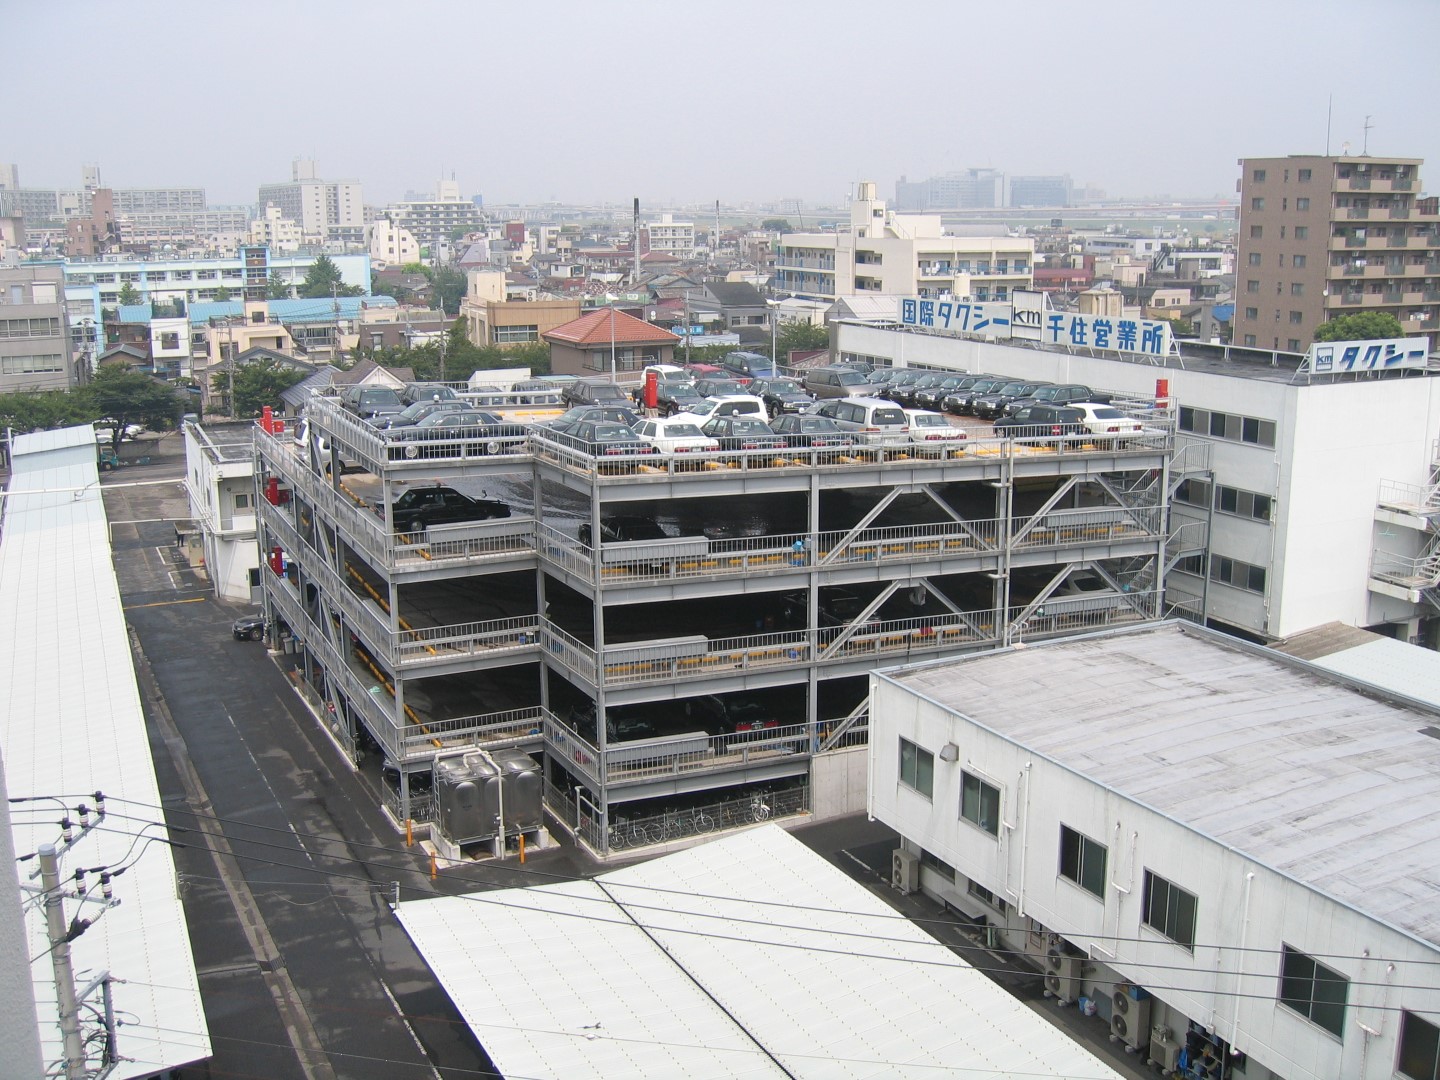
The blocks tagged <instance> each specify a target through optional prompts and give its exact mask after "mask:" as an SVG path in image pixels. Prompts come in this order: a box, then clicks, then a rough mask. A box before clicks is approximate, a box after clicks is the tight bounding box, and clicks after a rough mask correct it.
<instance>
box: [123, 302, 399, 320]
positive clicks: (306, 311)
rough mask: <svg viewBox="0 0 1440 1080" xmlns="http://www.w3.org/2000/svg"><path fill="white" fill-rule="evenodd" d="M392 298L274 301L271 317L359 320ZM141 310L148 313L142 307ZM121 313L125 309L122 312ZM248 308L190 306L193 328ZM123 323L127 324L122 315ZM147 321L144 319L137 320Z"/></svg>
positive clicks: (222, 304)
mask: <svg viewBox="0 0 1440 1080" xmlns="http://www.w3.org/2000/svg"><path fill="white" fill-rule="evenodd" d="M396 306H397V305H396V303H395V298H394V297H393V296H340V297H336V298H335V299H333V300H332V299H329V298H326V299H323V300H271V301H270V314H271V315H272V316H274V317H275V318H277V319H279V320H280V322H281V323H282V324H287V325H288V324H289V323H305V322H329V321H331V320H332V319H334V318H336V317H337V313H338V317H339V318H342V319H356V318H359V317H360V312H361V311H363V310H366V309H371V310H373V309H375V308H393V307H396ZM139 309H140V310H142V311H148V310H149V309H148V308H146V307H145V306H144V305H143V304H142V305H140V306H139ZM120 310H121V311H122V312H123V311H125V310H126V309H125V308H121V309H120ZM244 313H245V305H244V304H242V303H241V302H240V301H238V300H226V301H210V302H209V303H203V304H191V305H190V325H191V326H204V325H205V324H206V323H207V322H209V320H211V319H223V318H226V317H227V316H231V315H243V314H244ZM121 321H122V322H123V321H124V318H123V316H122V319H121ZM138 321H144V320H138Z"/></svg>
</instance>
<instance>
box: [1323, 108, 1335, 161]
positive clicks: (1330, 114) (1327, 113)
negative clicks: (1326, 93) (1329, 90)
mask: <svg viewBox="0 0 1440 1080" xmlns="http://www.w3.org/2000/svg"><path fill="white" fill-rule="evenodd" d="M1334 115H1335V95H1334V94H1331V95H1330V100H1329V101H1328V102H1326V104H1325V156H1326V157H1329V156H1330V120H1331V118H1332V117H1333V116H1334Z"/></svg>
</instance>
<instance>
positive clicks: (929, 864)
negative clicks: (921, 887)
mask: <svg viewBox="0 0 1440 1080" xmlns="http://www.w3.org/2000/svg"><path fill="white" fill-rule="evenodd" d="M920 865H921V866H923V867H925V868H927V869H929V870H934V871H935V873H937V874H939V875H940V876H941V877H943V878H944V879H945V880H946V881H954V880H955V868H954V867H953V866H951V865H950V864H949V863H947V862H946V861H945V860H944V859H942V858H940V857H939V856H938V855H932V854H930V852H928V851H926V850H925V849H924V848H921V849H920Z"/></svg>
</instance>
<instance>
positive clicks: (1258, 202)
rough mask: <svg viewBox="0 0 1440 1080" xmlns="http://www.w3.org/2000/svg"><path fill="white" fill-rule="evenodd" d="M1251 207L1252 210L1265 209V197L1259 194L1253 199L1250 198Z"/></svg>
mask: <svg viewBox="0 0 1440 1080" xmlns="http://www.w3.org/2000/svg"><path fill="white" fill-rule="evenodd" d="M1250 209H1251V210H1264V209H1265V200H1264V199H1263V198H1261V197H1260V196H1259V195H1256V196H1255V197H1254V198H1253V199H1251V200H1250Z"/></svg>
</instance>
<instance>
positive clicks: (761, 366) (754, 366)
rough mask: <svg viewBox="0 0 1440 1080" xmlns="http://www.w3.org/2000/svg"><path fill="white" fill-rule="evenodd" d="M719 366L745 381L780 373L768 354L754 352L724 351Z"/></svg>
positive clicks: (771, 376) (769, 377)
mask: <svg viewBox="0 0 1440 1080" xmlns="http://www.w3.org/2000/svg"><path fill="white" fill-rule="evenodd" d="M720 366H721V367H723V368H724V369H725V370H726V371H728V372H730V373H731V374H732V375H734V376H735V377H736V378H738V379H740V380H741V381H742V382H746V383H748V382H751V381H752V380H754V379H774V378H778V377H779V375H780V371H779V369H777V368H776V367H775V364H774V362H773V361H772V360H771V359H770V358H769V357H768V356H762V355H761V354H760V353H754V352H731V353H726V354H725V356H724V357H723V358H722V359H721V361H720Z"/></svg>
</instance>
